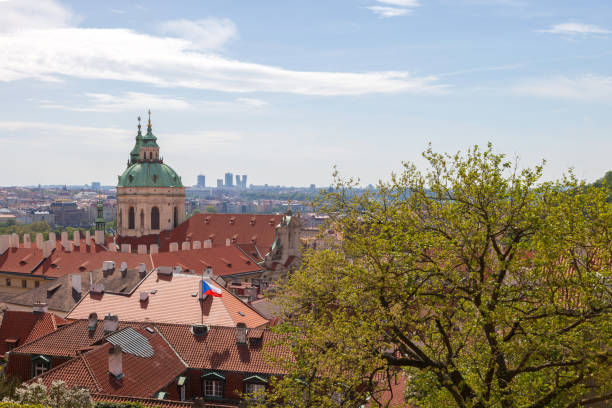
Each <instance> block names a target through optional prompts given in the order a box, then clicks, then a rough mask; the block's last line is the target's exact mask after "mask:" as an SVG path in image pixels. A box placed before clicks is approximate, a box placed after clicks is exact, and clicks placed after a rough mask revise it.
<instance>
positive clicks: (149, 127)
mask: <svg viewBox="0 0 612 408" xmlns="http://www.w3.org/2000/svg"><path fill="white" fill-rule="evenodd" d="M147 130H148V131H149V132H150V131H151V109H149V124H148V125H147Z"/></svg>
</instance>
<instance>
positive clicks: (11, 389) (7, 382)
mask: <svg viewBox="0 0 612 408" xmlns="http://www.w3.org/2000/svg"><path fill="white" fill-rule="evenodd" d="M19 384H21V381H19V379H18V378H15V377H7V376H6V375H2V376H0V400H3V399H5V398H13V397H14V396H15V390H16V389H17V387H18V386H19Z"/></svg>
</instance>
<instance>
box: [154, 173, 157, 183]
mask: <svg viewBox="0 0 612 408" xmlns="http://www.w3.org/2000/svg"><path fill="white" fill-rule="evenodd" d="M153 182H154V183H157V174H154V175H153Z"/></svg>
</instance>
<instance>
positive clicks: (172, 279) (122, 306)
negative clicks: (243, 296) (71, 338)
mask: <svg viewBox="0 0 612 408" xmlns="http://www.w3.org/2000/svg"><path fill="white" fill-rule="evenodd" d="M199 284H200V277H199V275H188V274H173V275H171V276H160V275H158V274H157V272H152V273H150V274H149V275H148V276H147V277H146V278H145V279H144V280H143V281H142V282H141V283H140V285H138V286H137V287H136V288H135V290H134V292H133V293H132V294H130V295H127V296H126V295H119V294H112V293H104V294H101V295H98V294H92V293H88V294H87V295H85V296H84V297H83V299H82V300H81V302H80V303H78V304H77V305H76V306H75V308H74V309H73V310H72V311H71V312H70V313H69V314H68V316H66V318H68V319H86V318H87V317H88V316H89V314H90V313H92V312H95V313H97V314H98V316H105V315H106V314H108V313H112V314H117V315H118V316H119V320H120V321H122V320H123V321H139V322H155V323H187V324H192V323H200V322H201V321H203V322H204V324H208V325H220V326H231V327H235V326H236V324H237V323H245V324H246V325H247V326H248V327H258V326H262V325H266V324H267V323H268V321H267V320H266V319H265V318H264V317H263V316H261V315H260V314H259V313H258V312H257V311H255V310H254V309H252V308H250V307H249V306H248V305H246V304H245V303H244V302H242V301H241V300H240V299H238V298H237V297H236V296H234V295H233V294H231V293H230V292H228V291H227V290H225V288H223V287H221V286H220V285H216V286H218V287H220V288H221V291H222V293H223V295H222V297H210V296H209V297H207V298H206V299H205V300H204V301H203V302H201V301H200V300H199V299H198V297H197V296H193V294H194V293H196V294H197V292H198V287H199ZM153 291H155V293H153ZM141 292H147V293H148V294H149V295H148V296H149V298H148V300H147V301H145V302H143V301H141V300H140V293H141Z"/></svg>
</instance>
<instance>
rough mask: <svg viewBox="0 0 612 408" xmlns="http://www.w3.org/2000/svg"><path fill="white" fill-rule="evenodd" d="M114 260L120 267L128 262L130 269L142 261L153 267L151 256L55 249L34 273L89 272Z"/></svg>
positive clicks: (48, 274) (148, 267)
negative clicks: (103, 263) (122, 263)
mask: <svg viewBox="0 0 612 408" xmlns="http://www.w3.org/2000/svg"><path fill="white" fill-rule="evenodd" d="M104 261H114V262H115V267H116V268H119V265H121V262H126V263H127V265H128V268H129V269H136V268H137V267H138V265H139V264H140V263H144V264H145V265H147V270H150V269H151V268H152V264H151V257H150V256H149V255H144V254H143V255H140V254H132V253H123V252H111V251H106V252H78V251H72V252H64V251H63V250H59V251H58V250H55V251H53V253H52V254H51V256H50V257H49V258H47V259H46V260H45V261H44V262H43V263H42V265H41V266H40V267H38V268H37V269H36V271H35V272H34V275H42V276H47V277H52V278H57V277H60V276H64V275H67V274H72V273H79V272H87V271H92V270H96V269H100V268H101V267H102V262H104Z"/></svg>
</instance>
